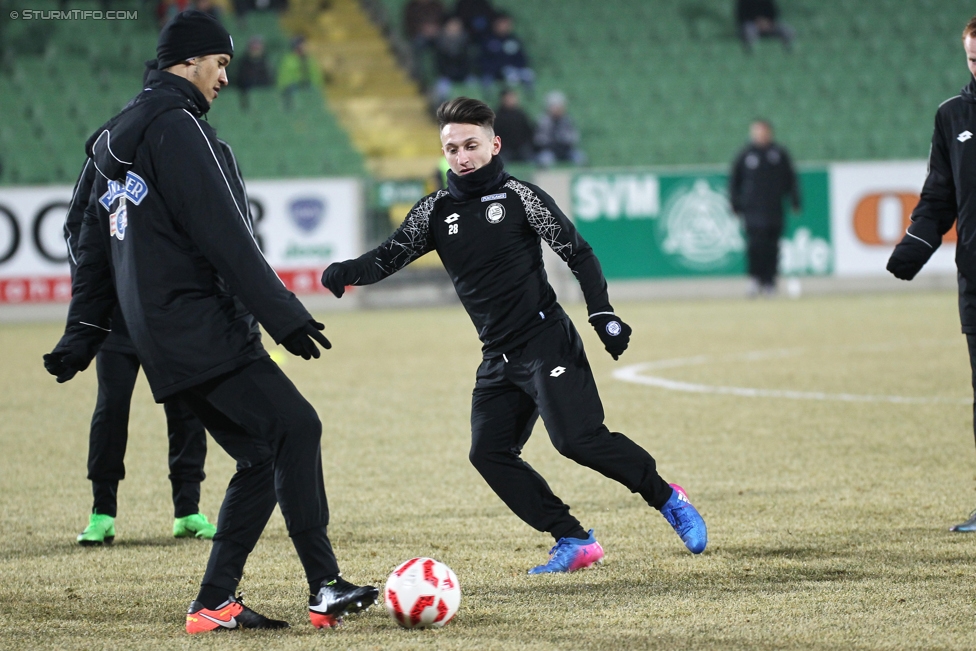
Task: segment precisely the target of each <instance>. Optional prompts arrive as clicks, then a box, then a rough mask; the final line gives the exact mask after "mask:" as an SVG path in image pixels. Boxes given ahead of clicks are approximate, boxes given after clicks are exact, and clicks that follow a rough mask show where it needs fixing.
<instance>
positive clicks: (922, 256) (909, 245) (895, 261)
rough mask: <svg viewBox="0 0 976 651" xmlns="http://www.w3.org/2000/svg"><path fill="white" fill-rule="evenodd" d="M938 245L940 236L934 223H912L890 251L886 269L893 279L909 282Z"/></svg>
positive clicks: (926, 221) (924, 220)
mask: <svg viewBox="0 0 976 651" xmlns="http://www.w3.org/2000/svg"><path fill="white" fill-rule="evenodd" d="M940 244H942V235H941V234H940V233H939V231H938V227H937V226H936V225H935V222H933V221H932V220H931V219H918V220H916V221H913V222H912V223H911V225H910V226H909V227H908V232H907V233H906V234H905V237H903V238H902V240H901V242H899V243H898V246H896V247H895V250H894V251H892V253H891V257H890V258H889V259H888V266H887V269H888V271H890V272H891V273H892V275H894V277H895V278H900V279H902V280H911V279H912V278H914V277H915V274H917V273H918V272H919V271H921V270H922V267H923V266H925V263H926V262H928V261H929V258H931V257H932V254H933V253H935V250H936V249H937V248H939V245H940Z"/></svg>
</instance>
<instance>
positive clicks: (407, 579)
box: [383, 558, 461, 628]
mask: <svg viewBox="0 0 976 651" xmlns="http://www.w3.org/2000/svg"><path fill="white" fill-rule="evenodd" d="M383 599H384V601H385V603H386V610H387V612H389V613H390V616H391V617H392V618H393V619H395V620H396V622H397V623H398V624H399V625H400V626H402V627H404V628H427V627H433V628H440V627H441V626H443V625H444V624H446V623H448V622H449V621H451V619H452V618H453V617H454V615H455V614H456V613H457V609H458V606H460V605H461V585H460V584H459V583H458V580H457V575H456V574H454V571H453V570H452V569H451V568H449V567H448V566H447V565H444V564H443V563H440V562H438V561H435V560H434V559H433V558H411V559H410V560H409V561H407V562H406V563H403V564H402V565H400V566H399V567H398V568H396V569H395V570H393V573H392V574H391V575H390V578H389V579H387V580H386V589H385V590H384V597H383Z"/></svg>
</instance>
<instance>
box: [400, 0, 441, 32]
mask: <svg viewBox="0 0 976 651" xmlns="http://www.w3.org/2000/svg"><path fill="white" fill-rule="evenodd" d="M445 15H446V12H445V11H444V5H443V4H442V3H441V0H410V2H408V3H407V4H406V6H404V8H403V32H404V34H405V35H406V37H407V38H408V39H410V40H413V39H414V38H416V37H418V36H420V35H422V34H423V33H424V26H425V25H431V24H434V25H437V26H438V27H439V26H440V25H441V23H443V22H444V17H445Z"/></svg>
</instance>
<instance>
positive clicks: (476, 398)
mask: <svg viewBox="0 0 976 651" xmlns="http://www.w3.org/2000/svg"><path fill="white" fill-rule="evenodd" d="M540 415H541V416H542V422H543V423H544V424H545V426H546V430H547V431H548V432H549V438H550V440H551V441H552V444H553V445H554V446H555V447H556V450H558V451H559V453H560V454H562V455H563V456H565V457H568V458H570V459H572V460H573V461H575V462H577V463H579V464H581V465H584V466H586V467H588V468H592V469H593V470H596V471H597V472H599V473H601V474H603V475H605V476H606V477H609V478H610V479H614V480H616V481H618V482H620V483H621V484H623V485H624V486H626V487H627V488H628V489H630V491H631V492H634V493H640V495H641V497H643V498H644V499H645V500H646V501H647V502H648V503H649V504H650V505H651V506H654V507H655V508H661V507H662V506H663V505H664V503H665V502H666V501H667V500H668V498H669V497H671V492H672V491H671V488H670V487H669V486H668V484H667V482H665V481H664V480H663V479H662V478H661V476H660V475H659V474H658V473H657V470H656V467H655V463H654V459H653V458H652V457H651V455H650V454H648V453H647V452H646V451H645V450H644V449H643V448H642V447H640V446H639V445H637V444H636V443H634V442H633V441H631V440H630V439H628V438H627V437H626V436H624V435H623V434H620V433H617V432H611V431H609V430H608V429H607V427H606V426H605V425H604V424H603V418H604V415H603V403H601V402H600V395H599V393H598V392H597V388H596V382H595V381H594V379H593V373H592V371H591V370H590V364H589V362H588V361H587V359H586V354H585V353H584V352H583V342H582V340H581V339H580V336H579V333H578V332H577V331H576V328H575V327H574V326H573V324H572V322H570V321H569V319H563V320H561V321H559V322H557V323H555V324H553V325H552V326H551V327H549V328H547V329H546V330H544V331H542V332H541V333H539V334H538V335H537V336H536V337H534V338H533V339H531V340H529V341H528V342H527V343H526V344H525V345H524V346H522V347H520V348H519V349H516V350H514V351H512V352H509V353H506V354H505V355H504V356H501V357H491V358H488V359H485V360H484V361H483V362H482V364H481V366H480V367H479V368H478V375H477V381H476V383H475V388H474V395H473V397H472V405H471V452H470V455H469V458H470V459H471V463H472V464H473V465H474V467H475V468H476V469H477V470H478V472H480V473H481V476H482V477H484V478H485V481H487V482H488V485H489V486H491V488H492V490H494V491H495V493H496V494H497V495H498V496H499V497H500V498H501V499H502V501H504V502H505V504H507V505H508V507H509V508H510V509H512V511H513V512H514V513H515V515H517V516H518V517H520V518H522V520H524V521H525V522H526V523H527V524H529V525H530V526H532V527H534V528H535V529H537V530H539V531H548V532H549V533H551V534H552V535H553V537H554V538H556V539H559V538H561V537H563V536H564V535H566V534H567V533H568V532H570V531H573V530H575V529H576V528H577V527H579V526H580V525H579V521H578V520H577V519H576V518H574V517H573V516H572V515H570V513H569V506H568V505H566V504H564V503H563V501H562V500H560V499H559V498H558V497H556V496H555V495H554V494H553V492H552V490H550V488H549V485H548V484H547V483H546V480H545V479H543V478H542V476H541V475H539V473H537V472H536V471H535V470H533V469H532V467H531V466H530V465H529V464H527V463H526V462H525V461H523V460H522V458H521V456H520V454H521V451H522V446H523V445H525V442H526V441H527V440H528V438H529V435H530V434H531V433H532V427H533V425H534V424H535V421H536V419H537V418H538V417H539V416H540Z"/></svg>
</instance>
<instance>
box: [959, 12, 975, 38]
mask: <svg viewBox="0 0 976 651" xmlns="http://www.w3.org/2000/svg"><path fill="white" fill-rule="evenodd" d="M967 36H976V16H973V17H972V18H970V19H969V22H968V23H966V29H964V30H962V40H964V41H965V40H966V37H967Z"/></svg>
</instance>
